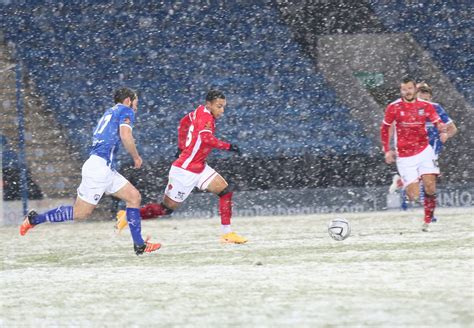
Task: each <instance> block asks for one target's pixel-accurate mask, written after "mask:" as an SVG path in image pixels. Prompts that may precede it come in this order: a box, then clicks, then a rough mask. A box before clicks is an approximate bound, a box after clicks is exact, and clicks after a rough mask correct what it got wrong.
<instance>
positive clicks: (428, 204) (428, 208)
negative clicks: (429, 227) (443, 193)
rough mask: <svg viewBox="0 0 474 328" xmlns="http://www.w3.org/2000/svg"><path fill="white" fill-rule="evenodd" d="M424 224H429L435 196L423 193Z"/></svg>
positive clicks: (434, 206)
mask: <svg viewBox="0 0 474 328" xmlns="http://www.w3.org/2000/svg"><path fill="white" fill-rule="evenodd" d="M424 205H425V223H430V222H431V218H432V217H433V214H434V210H435V208H436V194H433V195H428V194H426V193H425V204H424Z"/></svg>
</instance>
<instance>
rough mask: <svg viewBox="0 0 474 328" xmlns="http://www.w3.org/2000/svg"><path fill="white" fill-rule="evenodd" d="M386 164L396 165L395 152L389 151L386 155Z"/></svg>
mask: <svg viewBox="0 0 474 328" xmlns="http://www.w3.org/2000/svg"><path fill="white" fill-rule="evenodd" d="M385 163H387V164H392V163H395V152H394V151H393V150H389V151H388V152H386V153H385Z"/></svg>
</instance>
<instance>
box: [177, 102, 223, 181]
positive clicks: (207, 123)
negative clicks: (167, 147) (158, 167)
mask: <svg viewBox="0 0 474 328" xmlns="http://www.w3.org/2000/svg"><path fill="white" fill-rule="evenodd" d="M214 132H215V119H214V116H212V114H211V112H210V111H209V110H208V109H207V108H206V107H204V106H203V105H201V106H199V107H198V108H196V110H195V111H194V112H191V113H189V114H186V115H185V116H184V117H183V118H182V119H181V120H180V122H179V128H178V148H179V149H181V150H182V152H181V154H180V155H179V158H178V159H177V160H176V161H174V163H173V165H174V166H177V167H180V168H182V169H185V170H188V171H191V172H194V173H201V172H202V171H203V170H204V167H205V166H206V158H207V156H208V155H209V153H210V152H211V151H212V149H214V148H217V149H226V150H228V149H229V148H230V143H227V142H224V141H220V140H219V139H217V138H216V137H214Z"/></svg>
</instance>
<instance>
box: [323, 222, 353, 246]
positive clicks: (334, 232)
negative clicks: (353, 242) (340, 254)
mask: <svg viewBox="0 0 474 328" xmlns="http://www.w3.org/2000/svg"><path fill="white" fill-rule="evenodd" d="M328 233H329V236H331V238H332V239H334V240H339V241H340V240H344V239H346V238H347V237H349V235H350V234H351V225H350V223H349V221H347V220H346V219H342V218H339V219H333V220H331V221H329V223H328Z"/></svg>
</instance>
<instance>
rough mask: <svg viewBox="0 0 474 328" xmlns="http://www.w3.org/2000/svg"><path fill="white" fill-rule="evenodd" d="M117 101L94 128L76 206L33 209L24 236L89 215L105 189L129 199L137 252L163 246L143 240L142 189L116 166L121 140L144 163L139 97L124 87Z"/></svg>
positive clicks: (128, 217) (127, 213)
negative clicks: (138, 137) (137, 133)
mask: <svg viewBox="0 0 474 328" xmlns="http://www.w3.org/2000/svg"><path fill="white" fill-rule="evenodd" d="M114 101H115V106H113V107H112V108H109V109H108V110H107V111H106V112H105V113H104V115H103V116H102V117H101V119H100V120H99V122H98V124H97V127H96V128H95V130H94V133H93V143H92V150H91V152H90V157H89V159H88V160H87V161H86V162H85V163H84V165H83V166H82V180H81V184H80V185H79V188H78V189H77V198H76V202H75V203H74V206H59V207H58V208H55V209H52V210H49V211H47V212H46V213H43V214H38V213H36V212H35V211H34V210H30V211H29V212H28V214H27V215H26V217H25V219H24V221H23V224H22V225H21V226H20V235H22V236H24V235H25V234H26V233H27V232H28V230H30V229H31V228H33V227H35V226H36V225H38V224H41V223H44V222H46V221H49V222H51V223H56V222H64V221H72V220H77V219H86V218H87V217H88V216H90V215H91V214H92V211H93V210H94V209H95V207H96V206H97V204H98V203H99V200H100V199H101V198H102V195H103V194H104V192H105V193H107V194H111V195H113V196H115V197H117V198H120V199H121V200H123V201H125V202H126V204H127V210H126V211H124V212H125V215H124V219H126V221H128V223H129V226H130V233H131V234H132V239H133V247H134V250H135V253H136V254H137V255H141V254H143V253H144V252H145V253H151V252H153V251H156V250H157V249H159V248H160V247H161V245H160V244H159V243H151V242H149V241H148V238H147V239H145V240H143V238H142V235H141V220H140V211H139V208H140V202H141V195H140V192H139V191H138V190H137V189H136V188H135V187H134V186H133V185H132V184H131V183H130V182H128V181H127V179H125V178H124V177H123V176H122V175H121V174H120V173H118V172H117V171H116V170H115V166H116V160H115V156H116V154H117V151H118V148H119V146H120V142H122V143H123V145H124V147H125V149H126V150H127V151H128V153H129V154H130V155H131V156H132V158H133V161H134V164H135V168H136V169H138V168H140V167H141V166H142V158H141V157H140V155H139V154H138V151H137V148H136V146H135V140H134V139H133V135H132V128H133V123H134V121H135V113H136V111H137V109H138V97H137V94H136V93H135V91H133V90H131V89H129V88H121V89H118V90H117V91H116V92H115V95H114Z"/></svg>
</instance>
